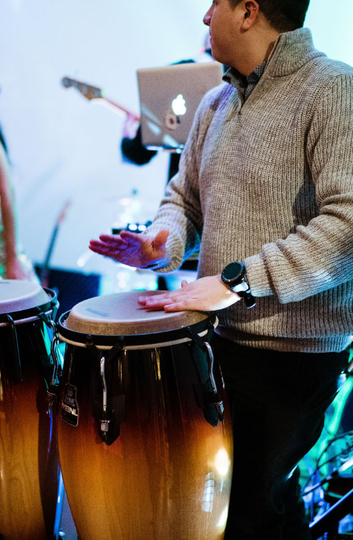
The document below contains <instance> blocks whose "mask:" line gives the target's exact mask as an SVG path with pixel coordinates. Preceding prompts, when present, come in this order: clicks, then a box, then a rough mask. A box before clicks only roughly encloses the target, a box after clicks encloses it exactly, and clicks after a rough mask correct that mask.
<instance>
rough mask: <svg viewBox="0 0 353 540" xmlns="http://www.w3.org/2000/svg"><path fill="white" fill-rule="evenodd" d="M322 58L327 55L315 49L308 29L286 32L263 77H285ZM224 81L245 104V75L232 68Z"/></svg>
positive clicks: (271, 56) (273, 50)
mask: <svg viewBox="0 0 353 540" xmlns="http://www.w3.org/2000/svg"><path fill="white" fill-rule="evenodd" d="M322 56H326V55H325V54H324V53H322V52H320V51H318V50H316V49H315V48H314V44H313V39H312V34H311V31H310V30H309V29H308V28H298V29H297V30H294V31H293V32H285V33H284V34H280V35H279V36H278V38H277V40H276V42H275V44H274V47H273V49H272V52H271V54H270V56H269V58H268V60H267V63H266V68H265V71H264V74H263V77H265V76H266V77H272V78H276V77H284V76H286V75H289V74H291V73H293V72H295V71H297V70H298V69H300V68H301V67H302V66H304V65H305V64H307V63H308V62H310V61H311V60H314V59H315V58H319V57H322ZM251 75H252V74H251ZM251 75H249V77H251ZM249 77H248V78H249ZM223 80H224V81H225V82H227V83H229V84H231V85H232V86H233V87H234V88H236V89H237V90H238V93H239V95H240V96H241V97H240V101H241V102H243V101H244V98H243V92H244V80H246V78H245V77H244V75H242V74H241V73H239V71H237V70H236V69H234V68H230V69H229V70H228V71H227V72H226V73H225V74H224V75H223ZM240 107H241V105H240Z"/></svg>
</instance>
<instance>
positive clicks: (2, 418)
mask: <svg viewBox="0 0 353 540" xmlns="http://www.w3.org/2000/svg"><path fill="white" fill-rule="evenodd" d="M56 308H57V300H56V296H55V294H54V293H53V292H52V291H49V290H47V291H45V290H44V289H42V288H41V287H40V286H39V284H36V283H30V282H26V281H11V280H0V538H1V539H4V540H52V539H53V536H54V524H55V515H56V507H57V497H58V478H59V472H60V470H59V457H58V447H57V437H56V414H55V411H54V410H53V409H54V401H55V396H54V395H53V394H51V393H50V392H48V391H49V390H50V388H49V387H50V385H51V382H52V378H53V361H52V357H51V343H52V337H53V336H52V332H51V326H52V322H53V318H54V313H55V310H56Z"/></svg>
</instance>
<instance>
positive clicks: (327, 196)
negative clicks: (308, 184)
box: [245, 75, 353, 304]
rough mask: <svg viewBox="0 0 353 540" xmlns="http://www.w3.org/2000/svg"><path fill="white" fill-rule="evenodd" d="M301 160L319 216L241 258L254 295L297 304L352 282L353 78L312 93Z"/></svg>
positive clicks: (340, 79) (338, 80) (332, 82)
mask: <svg viewBox="0 0 353 540" xmlns="http://www.w3.org/2000/svg"><path fill="white" fill-rule="evenodd" d="M306 157H307V161H308V165H309V167H310V171H311V175H312V181H313V184H314V186H315V193H316V202H317V206H318V215H317V216H316V217H315V218H313V219H312V220H311V221H310V222H309V223H308V225H307V226H298V227H297V229H296V231H295V232H294V233H293V234H290V235H289V236H288V237H287V238H285V239H283V240H278V241H276V242H274V243H269V244H266V245H264V246H263V248H262V250H261V252H260V253H259V254H257V255H254V256H252V257H248V258H247V259H246V260H245V265H246V269H247V274H248V278H249V282H250V286H251V289H252V291H253V294H254V295H255V296H258V297H260V296H268V295H271V294H274V295H277V296H278V299H279V301H280V302H281V303H283V304H285V303H288V302H297V301H300V300H303V299H304V298H307V297H309V296H313V295H316V294H318V293H320V292H322V291H325V290H328V289H331V288H333V287H336V286H338V285H340V284H342V283H345V282H347V281H349V280H352V279H353V76H352V75H340V76H337V77H335V78H334V79H333V80H332V79H331V80H330V81H329V82H328V83H326V85H325V87H324V88H321V90H320V94H319V95H317V98H316V101H315V106H314V111H313V114H312V117H311V121H310V122H309V128H308V136H307V147H306Z"/></svg>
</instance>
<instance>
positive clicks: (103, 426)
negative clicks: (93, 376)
mask: <svg viewBox="0 0 353 540" xmlns="http://www.w3.org/2000/svg"><path fill="white" fill-rule="evenodd" d="M100 375H101V381H102V387H103V405H102V409H103V415H102V416H103V418H102V419H100V429H101V431H102V432H103V433H107V432H108V431H109V423H110V420H108V418H107V412H108V394H107V381H106V379H105V356H102V358H101V359H100Z"/></svg>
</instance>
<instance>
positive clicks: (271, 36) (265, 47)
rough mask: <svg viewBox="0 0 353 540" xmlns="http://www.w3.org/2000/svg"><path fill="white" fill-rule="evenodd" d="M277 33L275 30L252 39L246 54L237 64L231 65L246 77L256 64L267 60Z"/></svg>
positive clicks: (276, 38) (275, 41)
mask: <svg viewBox="0 0 353 540" xmlns="http://www.w3.org/2000/svg"><path fill="white" fill-rule="evenodd" d="M278 36H279V33H278V32H276V31H275V30H273V31H271V32H268V33H267V34H265V35H260V36H259V37H258V39H256V38H255V39H253V40H252V41H251V44H249V46H248V48H247V51H246V54H244V55H243V56H242V59H241V60H240V61H239V62H238V63H239V65H237V66H233V67H235V69H237V71H239V73H241V74H242V75H244V76H245V77H248V76H249V75H250V73H252V72H253V71H254V69H255V68H257V66H259V65H260V64H262V62H264V61H265V60H267V59H268V58H269V56H270V54H271V52H272V51H273V48H274V46H275V45H276V43H277V40H278Z"/></svg>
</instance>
